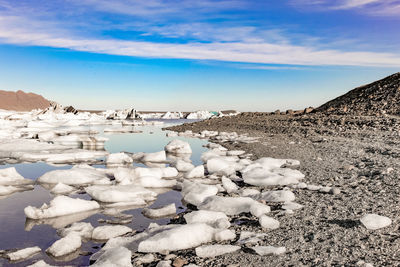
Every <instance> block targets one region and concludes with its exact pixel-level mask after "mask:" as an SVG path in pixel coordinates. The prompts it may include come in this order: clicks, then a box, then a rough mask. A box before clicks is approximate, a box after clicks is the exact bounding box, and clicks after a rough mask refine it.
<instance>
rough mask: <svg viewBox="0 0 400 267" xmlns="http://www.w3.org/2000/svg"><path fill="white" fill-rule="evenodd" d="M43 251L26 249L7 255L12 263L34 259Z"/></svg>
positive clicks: (34, 248) (35, 248)
mask: <svg viewBox="0 0 400 267" xmlns="http://www.w3.org/2000/svg"><path fill="white" fill-rule="evenodd" d="M40 251H42V250H41V249H40V248H39V247H37V246H36V247H31V248H24V249H20V250H17V251H14V252H10V253H7V254H6V255H7V257H8V258H9V259H10V260H11V261H20V260H24V259H27V258H30V257H32V256H33V255H35V254H37V253H39V252H40Z"/></svg>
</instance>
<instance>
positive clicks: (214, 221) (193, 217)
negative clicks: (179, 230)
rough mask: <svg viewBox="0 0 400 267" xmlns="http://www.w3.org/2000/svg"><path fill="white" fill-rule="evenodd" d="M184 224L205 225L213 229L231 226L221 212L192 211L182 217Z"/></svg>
mask: <svg viewBox="0 0 400 267" xmlns="http://www.w3.org/2000/svg"><path fill="white" fill-rule="evenodd" d="M183 217H184V218H185V220H186V223H188V224H189V223H207V224H209V225H211V226H212V227H214V228H228V227H229V226H230V225H231V224H230V222H229V218H228V216H226V215H225V213H223V212H218V211H209V210H199V211H192V212H190V213H187V214H185V215H184V216H183Z"/></svg>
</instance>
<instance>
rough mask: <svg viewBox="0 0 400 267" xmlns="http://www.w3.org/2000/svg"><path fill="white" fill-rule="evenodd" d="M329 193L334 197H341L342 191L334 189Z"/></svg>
mask: <svg viewBox="0 0 400 267" xmlns="http://www.w3.org/2000/svg"><path fill="white" fill-rule="evenodd" d="M329 193H331V194H332V195H339V194H340V189H339V188H336V187H335V188H332V189H331V190H330V191H329Z"/></svg>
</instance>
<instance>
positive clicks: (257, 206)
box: [250, 202, 271, 217]
mask: <svg viewBox="0 0 400 267" xmlns="http://www.w3.org/2000/svg"><path fill="white" fill-rule="evenodd" d="M270 212H271V208H270V207H269V206H267V205H265V204H262V203H260V202H255V203H254V204H252V205H251V206H250V213H251V214H253V215H254V216H256V217H260V216H261V215H264V214H267V213H270Z"/></svg>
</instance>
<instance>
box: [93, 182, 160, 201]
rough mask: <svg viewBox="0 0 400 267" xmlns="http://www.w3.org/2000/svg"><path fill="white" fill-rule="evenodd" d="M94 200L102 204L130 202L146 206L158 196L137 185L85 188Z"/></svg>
mask: <svg viewBox="0 0 400 267" xmlns="http://www.w3.org/2000/svg"><path fill="white" fill-rule="evenodd" d="M85 191H86V193H88V194H89V195H90V196H91V197H92V198H93V199H95V200H97V201H101V202H129V203H130V204H133V203H135V205H145V204H146V202H147V201H152V200H154V199H155V197H156V196H157V194H156V193H155V192H153V191H150V190H148V189H146V188H143V187H141V186H136V185H110V186H102V185H94V186H89V187H86V188H85Z"/></svg>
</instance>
